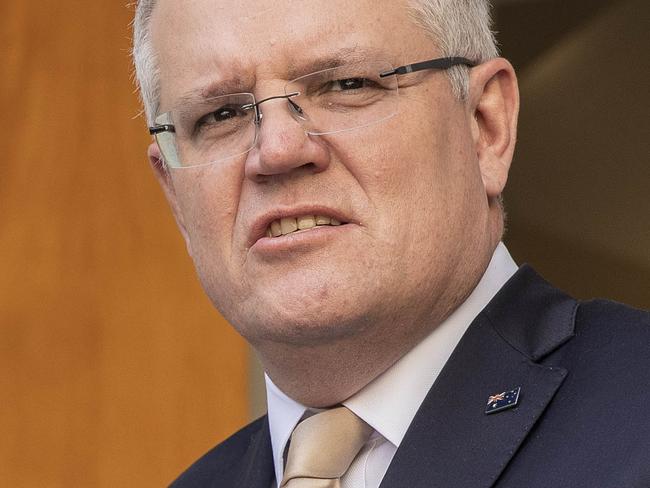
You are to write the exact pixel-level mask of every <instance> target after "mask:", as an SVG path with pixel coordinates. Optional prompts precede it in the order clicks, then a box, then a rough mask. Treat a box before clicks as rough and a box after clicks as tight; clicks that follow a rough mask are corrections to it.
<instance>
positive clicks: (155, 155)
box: [147, 142, 190, 252]
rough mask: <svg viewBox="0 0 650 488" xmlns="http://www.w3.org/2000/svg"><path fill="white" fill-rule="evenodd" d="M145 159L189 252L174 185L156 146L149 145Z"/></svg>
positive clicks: (185, 229) (187, 238)
mask: <svg viewBox="0 0 650 488" xmlns="http://www.w3.org/2000/svg"><path fill="white" fill-rule="evenodd" d="M147 157H148V159H149V165H150V166H151V169H152V170H153V172H154V175H155V176H156V179H157V180H158V183H159V184H160V187H161V188H162V190H163V193H164V194H165V197H166V198H167V202H168V203H169V206H170V207H171V209H172V213H173V215H174V219H175V220H176V225H177V226H178V229H179V230H180V231H181V235H182V236H183V239H184V240H185V245H186V246H187V250H188V252H189V251H190V239H189V234H188V232H187V228H186V227H185V222H184V219H183V213H182V212H181V209H180V205H179V202H178V199H177V197H176V190H175V188H174V183H173V181H172V177H171V174H170V173H169V169H168V168H167V166H166V165H165V162H164V160H163V157H162V154H161V152H160V148H159V147H158V144H156V143H155V142H153V143H151V144H150V145H149V148H148V149H147Z"/></svg>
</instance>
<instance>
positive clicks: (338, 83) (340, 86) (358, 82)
mask: <svg viewBox="0 0 650 488" xmlns="http://www.w3.org/2000/svg"><path fill="white" fill-rule="evenodd" d="M367 81H368V80H366V79H365V78H345V79H342V80H335V81H333V82H332V87H331V89H332V91H345V90H357V89H359V88H364V87H365V86H366V82H367Z"/></svg>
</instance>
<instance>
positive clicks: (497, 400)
mask: <svg viewBox="0 0 650 488" xmlns="http://www.w3.org/2000/svg"><path fill="white" fill-rule="evenodd" d="M519 393H521V386H518V387H517V388H515V389H514V390H510V391H504V392H502V393H497V394H496V395H490V397H489V398H488V402H487V405H486V406H485V413H486V414H487V415H489V414H491V413H496V412H501V411H502V410H507V409H508V408H513V407H516V406H517V402H518V401H519Z"/></svg>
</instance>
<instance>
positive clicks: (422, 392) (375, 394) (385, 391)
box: [265, 243, 517, 480]
mask: <svg viewBox="0 0 650 488" xmlns="http://www.w3.org/2000/svg"><path fill="white" fill-rule="evenodd" d="M516 271H517V265H516V264H515V262H514V261H513V259H512V257H511V256H510V254H509V253H508V250H507V249H506V247H505V245H504V244H503V243H499V245H498V246H497V248H496V250H495V251H494V254H493V256H492V259H491V261H490V264H489V265H488V267H487V269H486V271H485V273H484V274H483V277H482V278H481V280H480V281H479V283H478V285H476V288H474V290H473V291H472V293H471V294H470V295H469V297H467V299H466V300H465V301H464V302H463V303H462V304H461V305H460V306H459V307H458V308H457V309H456V310H455V311H454V312H453V313H452V314H451V315H450V316H449V317H448V318H447V319H446V320H444V321H443V322H442V323H441V324H440V325H439V326H438V327H436V328H435V329H434V330H433V331H432V332H431V333H430V334H429V335H428V336H427V337H426V338H425V339H424V340H423V341H422V342H420V343H419V344H418V345H417V346H415V347H414V348H413V349H411V350H410V351H409V352H408V353H406V354H405V355H404V356H403V357H402V358H401V359H399V360H398V361H397V362H396V363H395V364H394V365H393V366H391V367H390V368H389V369H388V370H387V371H385V372H384V373H383V374H381V375H380V376H379V377H377V378H376V379H375V380H373V381H372V382H370V383H369V384H368V385H366V386H365V387H364V388H362V389H361V390H359V391H358V392H357V393H355V394H354V395H353V396H351V397H350V398H348V399H347V400H346V401H345V402H343V405H345V406H346V407H348V408H349V409H350V410H352V411H353V412H354V413H355V414H356V415H357V416H359V417H360V418H362V419H363V420H364V421H365V422H366V423H368V424H369V425H371V426H372V427H373V428H374V429H375V430H376V431H377V432H378V433H379V434H381V435H382V436H383V437H385V438H386V439H387V440H388V441H389V442H390V443H392V444H393V445H394V446H395V447H398V446H399V445H400V443H401V442H402V439H403V438H404V435H405V434H406V431H407V429H408V427H409V425H410V424H411V421H412V420H413V418H414V417H415V414H416V413H417V410H418V408H420V405H421V403H422V402H423V401H424V397H425V396H426V395H427V393H428V392H429V390H430V389H431V387H432V386H433V383H434V381H435V380H436V378H437V377H438V374H439V373H440V371H441V370H442V368H443V366H444V365H445V363H446V362H447V360H448V359H449V356H451V353H452V352H453V350H454V348H455V347H456V345H457V344H458V342H459V341H460V339H461V337H462V336H463V334H464V333H465V331H466V330H467V328H468V327H469V325H470V324H471V323H472V321H473V320H474V318H475V317H476V316H477V315H478V314H479V313H480V312H481V310H483V308H485V306H486V305H487V304H488V303H489V302H490V300H491V299H492V298H493V297H494V295H496V293H497V292H498V291H499V289H500V288H501V287H502V286H503V285H504V284H505V283H506V281H508V279H510V277H511V276H512V275H513V274H514V273H515V272H516ZM265 380H266V392H267V405H268V418H269V427H270V432H271V446H272V449H273V461H274V465H275V473H276V479H278V480H280V479H282V473H283V456H284V449H285V447H286V445H287V443H288V442H289V438H290V436H291V433H292V432H293V429H294V428H295V426H296V425H297V424H298V422H299V421H300V419H301V418H302V416H303V415H304V414H305V412H306V411H307V407H305V406H304V405H301V404H300V403H298V402H296V401H295V400H293V399H291V398H289V397H288V396H287V395H285V394H284V393H283V392H282V391H281V390H280V389H279V388H278V387H277V386H275V384H273V381H272V380H271V379H270V378H269V377H268V376H266V375H265Z"/></svg>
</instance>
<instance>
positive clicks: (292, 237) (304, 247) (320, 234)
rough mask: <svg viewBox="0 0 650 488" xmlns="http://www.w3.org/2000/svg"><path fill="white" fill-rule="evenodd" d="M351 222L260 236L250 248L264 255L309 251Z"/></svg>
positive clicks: (341, 232) (332, 236) (328, 239)
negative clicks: (277, 234)
mask: <svg viewBox="0 0 650 488" xmlns="http://www.w3.org/2000/svg"><path fill="white" fill-rule="evenodd" d="M352 227H353V226H352V224H342V225H337V226H333V225H322V226H317V227H312V228H311V229H305V230H299V231H297V232H293V233H291V234H287V235H284V236H279V237H262V238H261V239H259V240H258V241H257V242H256V243H255V244H253V246H252V247H251V248H250V250H251V251H253V252H255V253H259V254H262V255H265V256H273V255H286V253H287V252H290V251H293V252H301V251H311V250H313V249H314V248H317V247H320V246H323V245H325V244H327V243H328V242H330V241H332V240H334V239H336V238H337V237H339V236H341V235H343V233H345V232H349V231H350V230H351V229H352Z"/></svg>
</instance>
